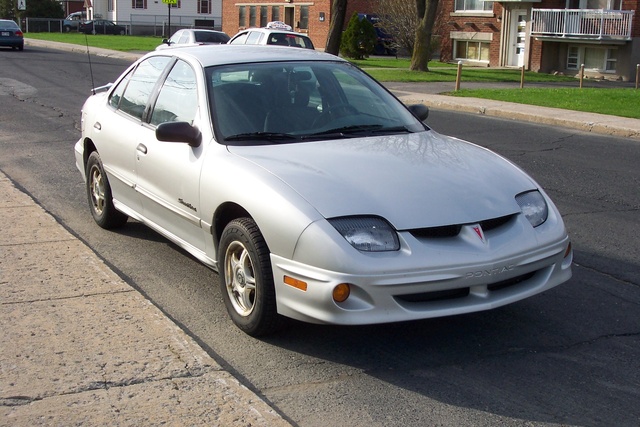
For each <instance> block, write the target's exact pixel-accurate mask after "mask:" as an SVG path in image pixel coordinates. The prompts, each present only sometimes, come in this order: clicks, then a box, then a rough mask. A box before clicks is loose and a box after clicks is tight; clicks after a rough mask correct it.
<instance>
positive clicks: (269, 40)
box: [227, 21, 314, 49]
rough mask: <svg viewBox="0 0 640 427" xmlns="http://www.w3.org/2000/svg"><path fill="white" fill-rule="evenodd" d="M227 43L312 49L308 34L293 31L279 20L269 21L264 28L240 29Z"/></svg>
mask: <svg viewBox="0 0 640 427" xmlns="http://www.w3.org/2000/svg"><path fill="white" fill-rule="evenodd" d="M227 44H260V45H272V46H291V47H303V48H306V49H314V46H313V43H312V42H311V39H310V38H309V36H307V35H306V34H302V33H296V32H293V31H292V28H291V26H290V25H287V24H285V23H283V22H279V21H274V22H270V23H269V24H267V26H266V27H265V28H249V29H247V30H243V31H240V32H239V33H238V34H236V35H235V36H233V37H232V38H231V40H229V42H228V43H227Z"/></svg>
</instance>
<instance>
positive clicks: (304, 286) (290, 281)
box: [284, 276, 307, 292]
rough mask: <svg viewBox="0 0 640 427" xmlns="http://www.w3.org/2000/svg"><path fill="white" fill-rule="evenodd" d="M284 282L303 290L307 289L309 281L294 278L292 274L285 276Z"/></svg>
mask: <svg viewBox="0 0 640 427" xmlns="http://www.w3.org/2000/svg"><path fill="white" fill-rule="evenodd" d="M284 283H286V284H287V285H289V286H293V287H294V288H296V289H300V290H301V291H305V292H306V291H307V282H303V281H302V280H298V279H294V278H293V277H290V276H284Z"/></svg>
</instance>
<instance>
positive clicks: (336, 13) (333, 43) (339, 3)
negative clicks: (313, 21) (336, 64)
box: [324, 0, 347, 55]
mask: <svg viewBox="0 0 640 427" xmlns="http://www.w3.org/2000/svg"><path fill="white" fill-rule="evenodd" d="M330 15H331V16H330V19H331V22H330V23H329V35H328V36H327V44H326V46H325V48H324V50H325V52H327V53H331V54H333V55H338V54H339V53H340V40H341V37H342V29H343V28H344V20H345V17H346V15H347V0H333V4H332V5H331V13H330Z"/></svg>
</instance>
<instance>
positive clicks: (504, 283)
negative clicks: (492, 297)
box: [487, 272, 535, 291]
mask: <svg viewBox="0 0 640 427" xmlns="http://www.w3.org/2000/svg"><path fill="white" fill-rule="evenodd" d="M534 274H535V272H531V273H527V274H523V275H522V276H518V277H514V278H512V279H508V280H503V281H501V282H497V283H493V284H491V285H489V286H487V288H488V289H489V290H490V291H499V290H501V289H506V288H508V287H511V286H513V285H517V284H518V283H520V282H524V281H525V280H529V279H530V278H532V277H533V275H534Z"/></svg>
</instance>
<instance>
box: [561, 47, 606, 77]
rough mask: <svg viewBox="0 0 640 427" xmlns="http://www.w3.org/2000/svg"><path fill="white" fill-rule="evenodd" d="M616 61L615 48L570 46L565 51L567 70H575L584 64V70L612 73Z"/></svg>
mask: <svg viewBox="0 0 640 427" xmlns="http://www.w3.org/2000/svg"><path fill="white" fill-rule="evenodd" d="M617 63H618V50H617V49H607V48H601V47H578V46H570V47H569V50H568V52H567V69H568V70H577V69H579V68H580V66H581V64H584V68H585V70H591V71H598V72H602V73H607V72H609V73H614V72H615V71H616V67H617Z"/></svg>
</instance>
